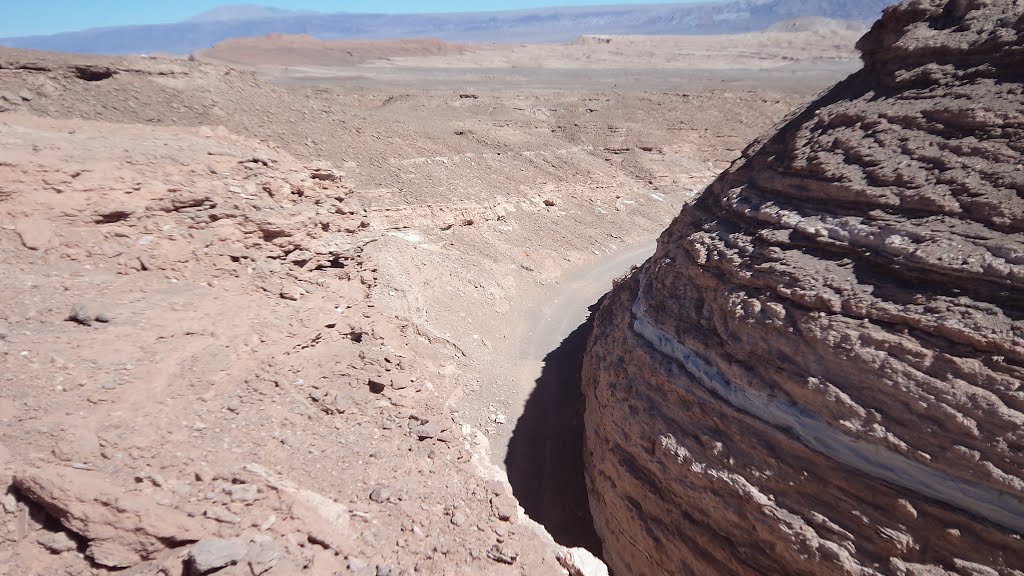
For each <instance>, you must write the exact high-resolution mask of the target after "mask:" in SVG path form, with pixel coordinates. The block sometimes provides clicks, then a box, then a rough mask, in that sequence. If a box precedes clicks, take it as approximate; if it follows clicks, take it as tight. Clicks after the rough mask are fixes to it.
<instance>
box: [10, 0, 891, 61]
mask: <svg viewBox="0 0 1024 576" xmlns="http://www.w3.org/2000/svg"><path fill="white" fill-rule="evenodd" d="M889 3H890V2H889V1H888V0H731V1H724V2H704V3H695V4H694V3H690V4H649V5H620V6H582V7H580V6H576V7H561V8H539V9H533V10H516V11H504V12H471V13H446V14H351V13H336V14H326V13H317V12H293V11H287V10H281V9H276V8H266V7H261V6H251V5H241V6H228V7H222V8H218V9H214V10H212V11H209V12H205V13H203V14H201V15H199V16H198V17H196V18H193V19H192V20H188V21H185V22H179V23H175V24H162V25H149V26H127V27H117V28H97V29H93V30H83V31H78V32H67V33H62V34H54V35H50V36H31V37H23V38H6V39H0V45H5V46H11V47H15V48H31V49H36V50H52V51H60V52H76V53H100V54H139V53H154V52H164V53H173V54H188V53H191V52H194V51H196V50H202V49H205V48H209V47H210V46H213V45H214V44H216V43H218V42H221V41H223V40H227V39H229V38H244V37H253V36H264V35H267V34H272V33H279V34H306V35H309V36H312V37H314V38H319V39H321V40H343V39H344V40H356V39H363V40H369V39H387V38H423V37H431V38H440V39H442V40H445V41H448V42H496V43H521V42H530V43H538V42H571V41H572V40H573V39H574V38H576V37H578V36H580V35H582V34H619V35H624V34H632V35H636V34H668V35H679V34H737V33H743V32H751V31H756V30H764V29H765V28H768V27H770V26H772V25H773V24H777V23H778V22H781V21H784V20H789V19H792V18H802V17H807V16H817V17H825V18H835V19H839V20H849V21H854V22H862V23H867V22H870V21H873V20H875V19H876V18H878V16H879V15H880V14H881V12H882V9H883V8H884V7H885V6H887V5H888V4H889Z"/></svg>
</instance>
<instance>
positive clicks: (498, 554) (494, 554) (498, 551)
mask: <svg viewBox="0 0 1024 576" xmlns="http://www.w3.org/2000/svg"><path fill="white" fill-rule="evenodd" d="M487 557H488V558H490V559H491V560H494V561H495V562H500V563H502V564H509V565H511V564H515V563H516V559H517V558H519V554H517V553H515V552H513V551H512V550H510V549H508V548H506V547H505V546H502V545H500V544H495V545H493V546H491V547H490V548H488V549H487Z"/></svg>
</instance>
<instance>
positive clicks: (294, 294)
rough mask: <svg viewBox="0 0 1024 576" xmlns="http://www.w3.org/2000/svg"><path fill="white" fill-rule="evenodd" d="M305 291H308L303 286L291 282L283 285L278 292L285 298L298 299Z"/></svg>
mask: <svg viewBox="0 0 1024 576" xmlns="http://www.w3.org/2000/svg"><path fill="white" fill-rule="evenodd" d="M305 293H306V291H305V290H303V289H302V288H299V287H298V286H296V285H294V284H289V285H287V286H282V287H281V291H280V292H279V293H278V294H279V295H280V296H281V298H284V299H285V300H292V301H298V299H299V298H301V297H302V295H303V294H305Z"/></svg>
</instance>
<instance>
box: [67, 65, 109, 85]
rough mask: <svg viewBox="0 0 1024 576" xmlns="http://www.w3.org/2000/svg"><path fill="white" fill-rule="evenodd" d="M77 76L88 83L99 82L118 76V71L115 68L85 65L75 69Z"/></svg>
mask: <svg viewBox="0 0 1024 576" xmlns="http://www.w3.org/2000/svg"><path fill="white" fill-rule="evenodd" d="M73 70H74V72H75V76H77V77H78V78H80V79H82V80H85V81H86V82H99V81H101V80H106V79H108V78H112V77H113V76H114V74H117V70H114V69H113V68H107V67H106V66H94V65H90V64H83V65H81V66H75V67H74V68H73Z"/></svg>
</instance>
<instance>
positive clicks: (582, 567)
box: [557, 548, 608, 576]
mask: <svg viewBox="0 0 1024 576" xmlns="http://www.w3.org/2000/svg"><path fill="white" fill-rule="evenodd" d="M557 557H558V563H559V564H561V565H562V567H563V568H565V569H566V570H567V571H568V572H569V576H608V566H605V563H604V562H602V561H600V560H598V559H597V557H595V556H594V555H593V554H591V553H590V552H589V551H587V550H586V549H584V548H565V549H562V550H559V551H558V554H557Z"/></svg>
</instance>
